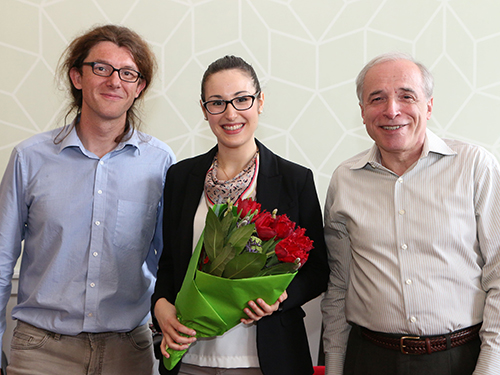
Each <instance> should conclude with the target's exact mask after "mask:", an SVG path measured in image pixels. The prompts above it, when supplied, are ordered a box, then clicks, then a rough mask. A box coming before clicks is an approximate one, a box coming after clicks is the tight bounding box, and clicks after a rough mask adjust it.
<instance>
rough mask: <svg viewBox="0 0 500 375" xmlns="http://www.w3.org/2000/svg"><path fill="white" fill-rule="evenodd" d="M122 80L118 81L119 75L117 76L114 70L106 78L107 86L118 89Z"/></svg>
mask: <svg viewBox="0 0 500 375" xmlns="http://www.w3.org/2000/svg"><path fill="white" fill-rule="evenodd" d="M121 82H122V80H121V79H120V75H119V74H118V71H117V70H115V71H114V72H113V73H111V75H110V76H109V77H108V84H109V85H110V86H114V87H118V86H120V85H121Z"/></svg>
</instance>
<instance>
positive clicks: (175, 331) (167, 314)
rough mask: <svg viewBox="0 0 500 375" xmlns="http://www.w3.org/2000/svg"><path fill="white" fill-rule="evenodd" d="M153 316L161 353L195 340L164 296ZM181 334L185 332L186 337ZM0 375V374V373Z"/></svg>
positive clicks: (179, 348)
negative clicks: (156, 325)
mask: <svg viewBox="0 0 500 375" xmlns="http://www.w3.org/2000/svg"><path fill="white" fill-rule="evenodd" d="M155 317H156V320H157V321H158V324H159V325H160V329H161V332H162V333H163V339H162V340H161V354H163V355H164V356H165V357H167V358H169V357H170V355H169V354H168V353H167V348H171V349H173V350H186V349H187V348H189V345H191V344H192V343H193V342H195V341H196V337H194V336H195V335H196V331H195V330H193V329H191V328H188V327H186V326H185V325H182V324H181V323H180V322H179V320H178V319H177V310H176V309H175V306H174V305H172V304H171V303H170V302H168V301H167V300H166V299H165V298H160V299H159V300H158V301H157V302H156V305H155ZM181 334H185V335H187V336H191V337H186V336H183V335H181ZM0 375H1V374H0Z"/></svg>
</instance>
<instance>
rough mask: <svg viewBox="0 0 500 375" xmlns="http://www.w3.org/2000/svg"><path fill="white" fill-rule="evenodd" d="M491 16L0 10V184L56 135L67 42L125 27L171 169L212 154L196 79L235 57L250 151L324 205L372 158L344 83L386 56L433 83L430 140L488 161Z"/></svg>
mask: <svg viewBox="0 0 500 375" xmlns="http://www.w3.org/2000/svg"><path fill="white" fill-rule="evenodd" d="M499 16H500V2H499V1H498V0H474V1H471V0H419V1H414V0H0V56H1V58H0V72H1V74H0V134H1V136H0V171H3V170H4V168H5V165H6V163H7V161H8V158H9V155H10V152H11V150H12V147H13V146H14V145H15V144H17V143H18V142H20V141H21V140H23V139H25V138H27V137H29V136H31V135H33V134H35V133H38V132H41V131H44V130H48V129H51V128H54V127H57V126H61V125H62V124H63V114H64V111H63V110H64V108H65V105H66V103H65V92H64V90H62V89H61V88H60V87H58V85H57V83H56V82H55V81H54V71H55V68H56V66H57V62H58V58H59V56H60V54H61V52H62V50H63V49H64V47H65V46H66V45H67V43H68V41H70V40H71V39H73V37H74V36H76V35H77V34H79V33H80V32H81V31H83V30H86V29H88V28H89V27H91V26H92V25H95V24H103V23H120V24H124V25H126V26H129V27H131V28H133V29H134V30H136V31H137V32H138V33H139V34H141V35H143V36H144V37H145V38H146V39H147V40H148V41H149V42H150V43H151V44H152V46H153V47H154V50H155V52H156V54H157V57H158V60H159V68H160V69H159V74H158V80H157V81H156V83H155V84H154V86H153V87H152V90H151V91H150V92H149V94H148V96H147V97H146V101H145V103H144V108H143V109H144V114H145V115H144V119H145V123H146V128H145V129H146V131H147V132H148V133H150V134H152V135H155V136H156V137H158V138H160V139H161V140H163V141H165V142H167V143H168V144H169V145H170V146H171V147H172V149H173V150H174V152H175V153H176V155H177V157H178V159H183V158H186V157H189V156H192V155H195V154H199V153H202V152H204V151H206V150H207V149H208V148H210V147H211V146H212V145H213V144H214V137H213V136H212V134H211V132H210V130H209V128H208V125H207V123H206V122H205V121H203V117H202V114H201V111H200V108H199V104H198V100H199V85H200V80H201V76H202V74H203V71H204V69H205V68H206V66H207V65H208V64H209V63H210V62H212V61H213V60H215V59H216V58H218V57H221V56H223V55H225V54H235V55H240V56H242V57H243V58H245V59H246V60H247V61H248V62H250V63H252V64H253V66H254V67H255V68H256V71H257V74H258V75H259V77H260V79H261V81H262V83H263V89H264V92H265V95H266V105H265V109H264V113H263V114H262V115H261V121H260V127H259V129H258V131H257V136H258V138H259V139H260V140H261V141H263V142H264V143H265V144H266V145H268V146H269V147H270V148H271V149H272V150H274V151H275V152H277V153H278V154H281V155H282V156H284V157H286V158H289V159H291V160H293V161H296V162H298V163H301V164H303V165H306V166H308V167H310V168H311V169H312V170H313V171H314V173H315V178H316V183H317V188H318V194H319V198H320V200H321V201H322V202H323V201H324V198H325V194H326V189H327V186H328V182H329V178H330V176H331V174H332V172H333V170H334V169H335V167H336V166H337V165H338V164H339V162H341V161H342V160H344V159H346V158H348V157H349V156H351V155H353V154H355V153H357V152H359V151H362V150H363V149H366V148H368V147H369V146H370V145H371V141H370V139H369V138H368V136H367V135H366V132H365V130H364V127H363V124H362V121H361V117H360V114H359V107H358V104H357V99H356V96H355V88H354V79H355V77H356V74H357V73H358V72H359V70H360V69H361V68H362V66H363V65H364V63H366V62H367V61H368V60H369V59H371V58H372V57H373V56H375V55H377V54H379V53H382V52H386V51H393V50H397V51H403V52H409V53H411V54H413V55H414V56H416V58H417V59H418V60H420V61H422V62H423V63H424V64H426V65H427V66H428V67H429V68H430V69H431V70H432V72H433V74H434V76H435V81H436V89H435V95H434V97H435V100H434V113H433V118H432V120H431V121H430V123H429V126H430V128H432V129H433V130H434V131H435V132H436V133H437V134H438V135H440V136H444V137H452V138H458V139H462V140H467V141H470V142H473V143H476V144H480V145H482V146H484V147H486V148H487V149H489V150H490V151H491V152H493V153H494V154H495V155H496V156H497V157H499V156H500V143H499V141H500V128H499V127H498V126H495V125H494V124H492V123H491V121H494V119H495V118H496V116H495V115H496V112H497V110H496V109H495V108H498V105H499V102H500V64H499V62H500V61H499V60H500V49H499V45H500V23H499V22H498V18H499ZM316 310H317V308H316V307H315V308H314V311H316ZM312 314H313V316H314V314H316V312H313V313H312ZM314 329H315V330H316V328H314ZM316 331H317V330H316ZM314 334H316V333H314ZM313 349H314V348H313Z"/></svg>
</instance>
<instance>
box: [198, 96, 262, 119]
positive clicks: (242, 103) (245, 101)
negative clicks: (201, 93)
mask: <svg viewBox="0 0 500 375" xmlns="http://www.w3.org/2000/svg"><path fill="white" fill-rule="evenodd" d="M259 94H260V91H257V92H256V93H255V94H254V95H242V96H237V97H236V98H233V99H231V100H224V99H214V100H208V101H206V102H203V103H202V104H203V107H205V109H206V110H207V112H208V113H210V114H211V115H220V114H221V113H224V111H225V110H226V108H227V105H228V104H231V105H232V106H233V108H234V109H236V110H237V111H246V110H247V109H250V108H252V106H253V103H254V102H255V99H256V98H257V97H258V96H259Z"/></svg>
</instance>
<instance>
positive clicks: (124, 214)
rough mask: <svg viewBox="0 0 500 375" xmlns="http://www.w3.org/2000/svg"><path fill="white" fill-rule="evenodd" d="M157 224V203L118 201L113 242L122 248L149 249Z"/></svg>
mask: <svg viewBox="0 0 500 375" xmlns="http://www.w3.org/2000/svg"><path fill="white" fill-rule="evenodd" d="M155 224H156V205H150V204H145V203H140V202H131V201H126V200H119V201H118V210H117V214H116V227H115V234H114V237H113V244H114V245H115V246H117V247H119V248H121V249H128V250H139V251H140V250H143V251H148V250H149V245H150V243H151V241H152V240H153V235H154V231H155V226H156V225H155Z"/></svg>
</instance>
